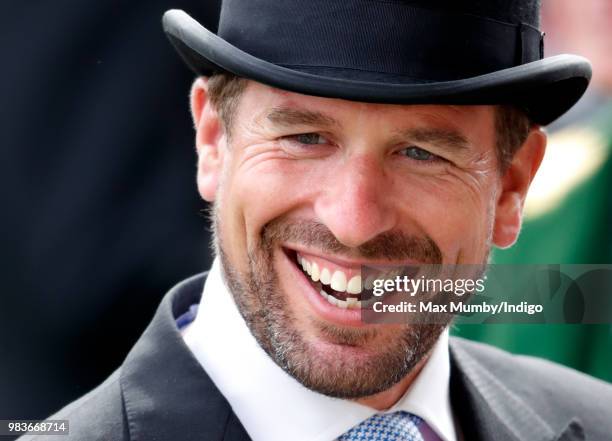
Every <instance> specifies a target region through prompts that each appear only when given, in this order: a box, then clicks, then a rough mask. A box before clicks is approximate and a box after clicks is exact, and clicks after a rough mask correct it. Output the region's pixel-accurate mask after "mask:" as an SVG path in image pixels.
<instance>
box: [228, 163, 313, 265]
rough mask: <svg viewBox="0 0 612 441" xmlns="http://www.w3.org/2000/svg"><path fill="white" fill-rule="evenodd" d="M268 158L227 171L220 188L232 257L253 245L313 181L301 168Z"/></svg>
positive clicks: (298, 203) (293, 204)
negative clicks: (266, 226)
mask: <svg viewBox="0 0 612 441" xmlns="http://www.w3.org/2000/svg"><path fill="white" fill-rule="evenodd" d="M297 162H298V161H292V160H288V159H268V160H265V161H260V162H258V163H256V164H252V163H251V164H248V166H247V164H243V166H235V167H233V168H230V169H229V170H228V173H227V176H226V178H225V179H223V182H222V185H221V187H220V193H221V195H222V196H221V199H220V200H221V205H222V207H221V208H220V210H221V215H222V219H221V221H222V222H223V230H224V242H225V243H226V244H227V245H228V246H229V247H231V248H232V250H234V251H233V254H234V255H240V254H242V255H244V254H245V252H246V250H248V249H252V248H253V247H254V246H256V243H257V241H258V240H259V237H260V234H261V230H262V228H263V227H264V226H265V225H266V224H267V223H269V222H271V221H272V220H274V219H277V218H279V217H281V216H283V215H284V214H286V213H288V212H289V211H291V210H293V209H294V208H295V207H297V206H299V205H300V203H301V202H302V201H303V200H305V198H306V197H307V189H308V188H309V185H308V184H309V182H312V180H311V177H310V176H308V173H307V171H306V170H304V167H303V165H301V166H300V165H299V164H297Z"/></svg>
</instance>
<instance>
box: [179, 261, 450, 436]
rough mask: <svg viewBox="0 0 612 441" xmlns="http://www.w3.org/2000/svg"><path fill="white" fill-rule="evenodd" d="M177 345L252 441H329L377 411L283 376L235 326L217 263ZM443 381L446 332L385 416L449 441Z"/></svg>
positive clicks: (239, 322) (242, 326)
mask: <svg viewBox="0 0 612 441" xmlns="http://www.w3.org/2000/svg"><path fill="white" fill-rule="evenodd" d="M183 338H184V340H185V343H186V344H187V346H188V347H189V348H190V350H191V351H192V352H193V354H194V355H195V357H196V359H197V360H198V361H199V362H200V364H201V365H202V367H203V368H204V370H205V371H206V372H207V374H208V375H209V376H210V378H211V379H212V381H213V382H214V383H215V385H216V386H217V388H218V389H219V390H220V391H221V393H222V394H223V395H224V396H225V398H226V399H227V400H228V402H229V403H230V405H231V406H232V409H233V411H234V413H235V414H236V416H237V417H238V419H239V420H240V421H241V423H242V425H243V426H244V428H245V430H246V431H247V432H248V434H249V436H250V437H251V438H252V439H253V440H254V441H260V440H266V441H284V440H287V439H291V440H294V441H329V440H332V439H335V438H337V437H338V436H340V435H341V434H343V433H344V432H346V431H348V430H349V429H350V428H351V427H353V426H355V425H357V424H359V423H360V422H362V421H363V420H365V419H367V418H369V417H370V416H372V415H374V414H375V413H376V412H377V411H376V410H375V409H372V408H369V407H366V406H363V405H360V404H358V403H355V402H353V401H350V400H341V399H336V398H331V397H328V396H326V395H322V394H319V393H317V392H313V391H311V390H309V389H307V388H305V387H304V386H302V385H301V384H300V383H299V382H297V381H296V380H295V379H294V378H293V377H291V376H290V375H288V374H287V373H286V372H285V371H283V370H282V369H281V368H280V367H279V366H278V365H277V364H276V363H275V362H274V361H273V360H272V359H271V358H270V357H269V356H268V355H267V354H266V353H265V352H264V351H263V349H262V348H261V347H260V346H259V345H258V343H257V341H256V340H255V338H254V337H253V335H252V334H251V332H250V330H249V328H248V327H247V325H246V323H245V322H244V320H243V319H242V316H241V315H240V313H239V311H238V309H237V307H236V305H235V303H234V301H233V299H232V296H231V294H230V292H229V290H228V288H227V286H226V285H225V283H224V281H223V277H222V274H221V268H220V263H219V260H218V259H215V261H214V263H213V266H212V268H211V270H210V273H209V275H208V278H207V279H206V283H205V285H204V293H203V295H202V300H201V302H200V307H199V308H198V314H197V316H196V318H195V320H194V321H193V322H192V323H191V325H189V326H188V327H187V328H185V330H184V332H183ZM449 379H450V363H449V353H448V330H446V331H445V332H444V333H443V334H442V336H441V337H440V339H439V341H438V342H437V343H436V345H435V346H434V348H433V351H432V353H431V356H430V358H429V360H428V361H427V363H426V364H425V366H424V367H423V369H422V370H421V372H420V374H419V375H418V377H417V378H416V379H415V381H414V382H413V384H412V385H411V387H410V388H409V389H408V391H407V392H406V394H405V395H404V396H403V397H402V398H401V399H400V400H399V401H398V402H397V403H396V404H395V405H394V406H393V407H392V408H390V409H388V410H387V411H386V412H394V411H397V410H405V411H407V412H410V413H413V414H415V415H418V416H420V417H421V418H423V419H424V420H425V421H426V422H427V424H428V425H429V426H430V427H431V428H432V429H433V430H434V431H435V432H436V433H437V435H438V436H440V437H441V438H442V439H443V440H444V441H456V434H455V428H454V424H453V419H452V412H451V407H450V394H449Z"/></svg>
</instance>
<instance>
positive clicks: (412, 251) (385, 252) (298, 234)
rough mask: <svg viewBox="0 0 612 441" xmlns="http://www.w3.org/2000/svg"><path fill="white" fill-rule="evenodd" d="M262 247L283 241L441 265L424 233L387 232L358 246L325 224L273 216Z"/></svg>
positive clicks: (269, 248) (439, 254) (263, 234)
mask: <svg viewBox="0 0 612 441" xmlns="http://www.w3.org/2000/svg"><path fill="white" fill-rule="evenodd" d="M261 238H262V246H263V248H264V249H265V250H266V251H267V252H270V253H271V252H272V250H273V248H274V245H276V244H279V243H283V242H294V243H300V244H303V245H306V246H309V247H313V248H319V249H321V250H322V251H324V252H329V253H336V254H344V255H347V256H349V255H350V256H360V257H364V258H368V259H377V260H378V259H380V260H415V261H417V262H422V263H427V264H441V263H442V252H441V251H440V248H439V247H438V245H437V244H436V243H435V241H434V240H433V239H432V238H431V237H429V236H428V235H426V234H422V235H416V234H408V233H405V232H401V231H386V232H384V233H381V234H379V235H378V236H376V237H374V238H372V239H370V240H369V241H367V242H364V243H363V244H361V245H359V246H358V247H355V248H351V247H348V246H346V245H344V244H343V243H341V242H340V241H339V240H338V239H336V236H334V234H333V233H332V232H331V231H330V230H329V228H327V227H326V226H325V225H324V224H322V223H320V222H317V221H311V220H304V221H289V220H287V219H282V218H281V219H275V220H273V221H271V222H269V223H268V224H266V225H265V226H264V227H263V229H262V232H261Z"/></svg>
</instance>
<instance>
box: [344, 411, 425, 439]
mask: <svg viewBox="0 0 612 441" xmlns="http://www.w3.org/2000/svg"><path fill="white" fill-rule="evenodd" d="M422 422H423V420H422V419H421V418H419V417H418V416H416V415H412V414H410V413H408V412H404V411H399V412H393V413H387V414H382V415H373V416H371V417H370V418H368V419H367V420H365V421H364V422H362V423H361V424H359V425H357V426H355V427H353V428H352V429H351V430H349V431H348V432H346V433H345V434H344V435H341V436H340V437H339V438H338V441H423V436H422V435H421V432H419V425H420V424H421V423H422Z"/></svg>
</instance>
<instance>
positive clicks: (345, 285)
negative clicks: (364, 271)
mask: <svg viewBox="0 0 612 441" xmlns="http://www.w3.org/2000/svg"><path fill="white" fill-rule="evenodd" d="M298 261H299V263H300V265H301V266H302V269H303V270H304V271H306V273H308V275H309V276H310V278H311V279H312V281H313V282H319V281H320V282H321V283H322V284H323V285H330V286H331V288H332V289H333V290H336V291H339V292H345V291H346V292H347V293H349V294H360V293H361V276H360V275H356V276H353V277H351V278H350V280H347V279H348V278H347V276H346V274H345V273H344V272H343V271H342V270H339V269H336V270H333V273H332V271H330V270H329V269H327V268H325V267H320V266H319V265H318V264H317V263H316V262H310V261H309V260H307V259H305V258H304V257H302V256H300V255H298Z"/></svg>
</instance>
